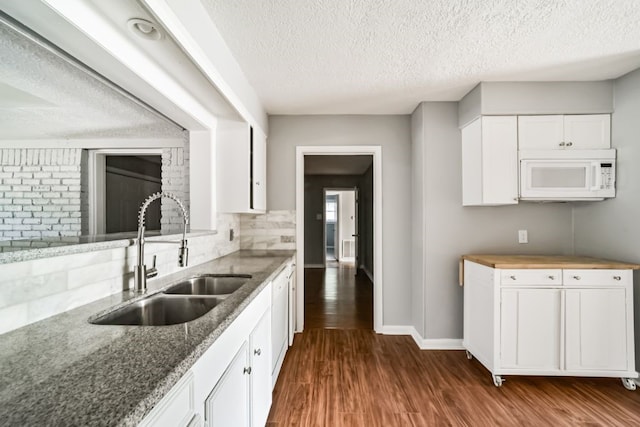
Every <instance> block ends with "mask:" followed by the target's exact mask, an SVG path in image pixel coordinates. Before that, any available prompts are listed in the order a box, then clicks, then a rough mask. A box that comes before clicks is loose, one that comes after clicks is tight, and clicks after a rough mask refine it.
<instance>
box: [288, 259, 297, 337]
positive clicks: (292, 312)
mask: <svg viewBox="0 0 640 427" xmlns="http://www.w3.org/2000/svg"><path fill="white" fill-rule="evenodd" d="M288 285H289V347H291V346H292V345H293V336H294V334H295V332H296V313H297V296H296V292H297V291H296V264H295V263H292V264H291V273H289V283H288Z"/></svg>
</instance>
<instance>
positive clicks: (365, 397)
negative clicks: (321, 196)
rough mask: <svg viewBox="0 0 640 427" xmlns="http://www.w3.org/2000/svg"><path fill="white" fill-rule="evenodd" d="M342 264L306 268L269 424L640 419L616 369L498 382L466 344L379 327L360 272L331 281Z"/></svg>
mask: <svg viewBox="0 0 640 427" xmlns="http://www.w3.org/2000/svg"><path fill="white" fill-rule="evenodd" d="M341 274H347V272H330V271H327V272H326V273H325V274H324V275H323V274H322V271H316V270H310V271H309V272H307V277H308V278H309V279H310V280H309V283H308V287H307V288H305V290H306V291H312V292H309V295H308V298H309V300H308V302H309V303H310V304H309V305H308V306H306V307H307V311H308V313H307V314H308V316H309V317H307V318H306V323H305V326H306V327H305V331H304V333H302V334H296V338H295V341H294V344H293V346H292V347H291V348H290V349H289V352H288V353H287V356H286V358H285V361H284V365H283V367H282V371H281V373H280V377H279V379H278V383H277V385H276V388H275V390H274V396H273V406H272V408H271V412H270V414H269V419H268V422H267V425H269V426H285V425H286V426H440V425H455V426H458V425H462V426H587V425H588V426H636V425H640V390H638V391H636V392H631V391H628V390H626V389H624V387H623V386H622V384H621V382H620V380H619V379H613V378H553V377H515V376H507V377H506V378H507V381H506V382H505V384H504V385H503V386H502V387H501V388H496V387H495V386H494V385H493V382H492V380H491V376H490V374H489V372H488V371H487V370H486V369H485V368H484V367H483V366H482V365H481V364H480V363H479V362H478V361H476V360H467V358H466V356H465V353H464V352H463V351H421V350H419V349H418V347H417V346H416V344H415V343H414V342H413V340H412V338H411V337H407V336H389V335H377V334H375V333H374V332H373V331H372V330H371V314H370V312H367V309H366V308H365V307H361V306H360V305H361V304H362V305H364V302H363V301H367V304H368V307H369V308H368V310H369V311H370V310H371V304H370V303H371V301H370V298H371V296H370V295H371V294H370V292H371V289H370V288H371V286H370V285H369V290H367V289H366V286H361V287H360V286H357V285H356V283H357V282H358V280H354V281H353V283H354V284H353V286H352V289H353V292H351V291H349V292H347V289H349V288H348V287H345V289H340V287H341V286H342V283H332V281H334V280H337V279H338V278H339V277H341V276H340V275H341ZM345 277H346V276H345ZM320 278H322V279H320ZM318 281H322V282H323V283H326V284H327V286H321V285H320V284H319V283H317V282H318ZM338 282H339V280H338ZM347 286H348V285H347ZM360 291H362V292H363V293H364V294H365V295H361V296H358V293H359V292H360ZM312 293H315V295H316V296H315V297H313V296H312V295H310V294H312ZM340 293H345V294H347V295H348V297H346V298H349V299H348V302H346V301H345V302H344V304H343V303H341V302H340V301H339V298H336V296H337V295H338V294H340ZM323 295H324V297H322V296H323ZM320 300H324V301H320ZM349 306H350V307H351V313H349V310H348V309H347V307H349ZM322 313H324V314H322ZM358 313H361V314H358ZM362 313H366V314H362ZM339 319H341V320H339ZM367 322H368V323H367ZM312 325H314V326H312ZM326 328H332V329H326Z"/></svg>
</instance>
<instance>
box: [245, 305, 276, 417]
mask: <svg viewBox="0 0 640 427" xmlns="http://www.w3.org/2000/svg"><path fill="white" fill-rule="evenodd" d="M249 342H250V343H251V347H250V349H249V357H250V358H251V425H252V426H263V425H265V424H266V423H267V417H268V416H269V410H270V409H271V397H272V396H271V351H270V348H271V310H267V312H266V313H265V314H264V315H263V316H262V319H261V320H260V322H259V323H258V325H257V326H256V327H255V329H254V330H253V332H252V333H251V337H250V339H249Z"/></svg>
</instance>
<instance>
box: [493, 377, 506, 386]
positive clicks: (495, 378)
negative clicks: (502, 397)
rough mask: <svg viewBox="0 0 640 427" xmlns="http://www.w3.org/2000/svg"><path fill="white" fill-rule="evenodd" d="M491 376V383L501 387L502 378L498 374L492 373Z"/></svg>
mask: <svg viewBox="0 0 640 427" xmlns="http://www.w3.org/2000/svg"><path fill="white" fill-rule="evenodd" d="M492 377H493V385H495V386H496V387H502V384H503V383H504V379H503V378H502V377H501V376H500V375H492Z"/></svg>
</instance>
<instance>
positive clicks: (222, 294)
mask: <svg viewBox="0 0 640 427" xmlns="http://www.w3.org/2000/svg"><path fill="white" fill-rule="evenodd" d="M250 278H251V276H250V275H248V274H204V275H200V276H195V277H192V278H190V279H186V280H183V281H180V282H178V283H176V284H174V285H172V286H169V287H168V288H167V289H165V290H164V291H162V292H161V293H158V294H155V295H151V296H149V297H147V298H143V299H141V300H138V301H136V302H134V303H132V304H129V305H126V306H124V307H121V308H119V309H117V310H114V311H112V312H110V313H107V314H104V315H102V316H100V317H97V318H95V319H90V320H89V321H90V323H93V324H95V325H138V326H167V325H176V324H179V323H185V322H190V321H192V320H195V319H197V318H198V317H200V316H203V315H204V314H206V313H207V312H209V311H210V310H211V309H213V308H214V307H215V306H216V305H218V304H220V303H221V302H222V301H224V299H225V298H227V297H228V296H229V295H231V294H232V293H233V292H235V291H237V290H238V289H240V287H241V286H242V285H244V284H245V283H246V282H247V280H249V279H250Z"/></svg>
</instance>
